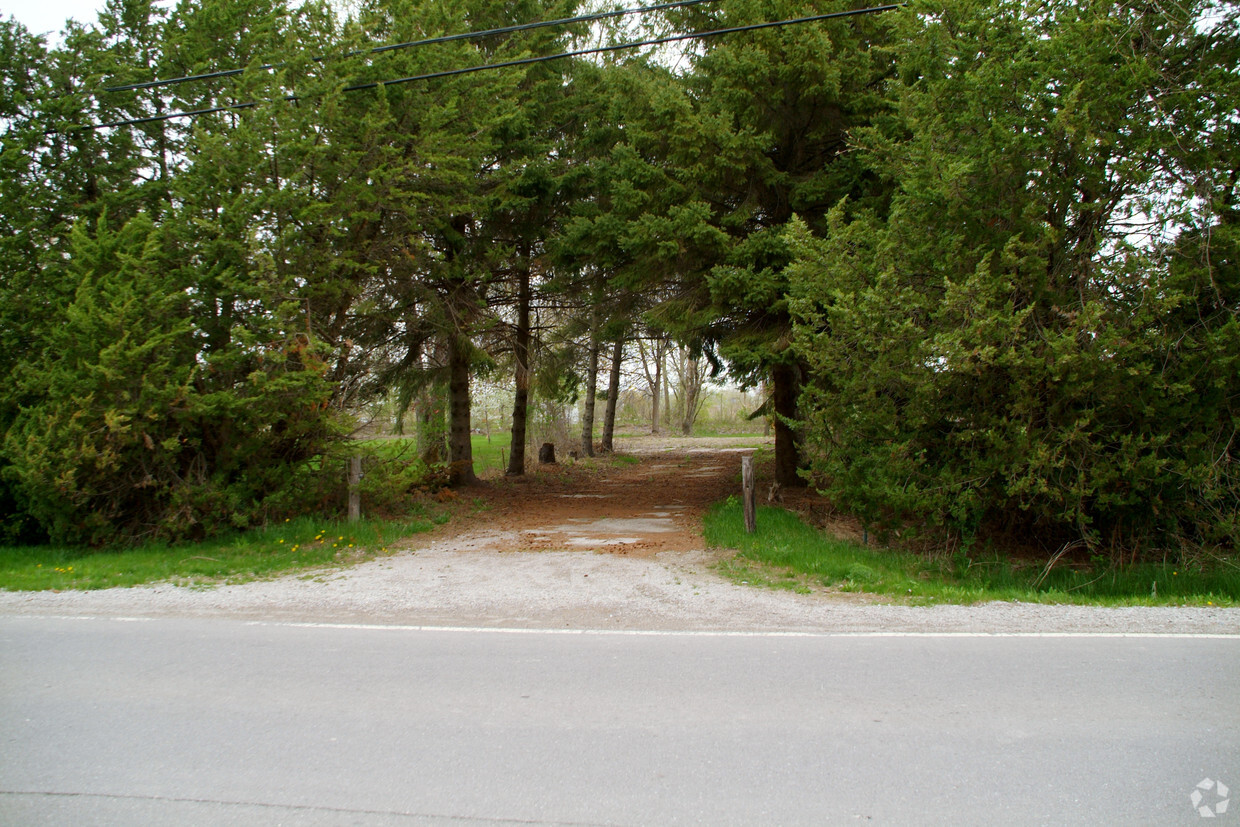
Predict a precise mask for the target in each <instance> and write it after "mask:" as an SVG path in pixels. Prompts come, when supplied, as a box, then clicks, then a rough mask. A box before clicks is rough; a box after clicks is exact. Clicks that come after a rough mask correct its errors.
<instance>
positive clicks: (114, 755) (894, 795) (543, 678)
mask: <svg viewBox="0 0 1240 827" xmlns="http://www.w3.org/2000/svg"><path fill="white" fill-rule="evenodd" d="M1207 778H1209V779H1211V780H1221V781H1223V782H1224V783H1225V784H1226V785H1227V786H1228V787H1229V788H1230V790H1232V791H1233V792H1230V793H1229V796H1230V797H1231V801H1232V803H1233V804H1235V806H1234V807H1232V808H1231V809H1230V810H1229V811H1227V812H1223V813H1222V814H1221V815H1220V816H1219V817H1218V818H1216V819H1214V820H1212V821H1210V822H1205V823H1212V824H1219V825H1223V824H1227V823H1229V821H1230V822H1236V823H1237V824H1240V801H1237V800H1236V799H1237V798H1240V637H1104V636H1053V637H1035V636H1029V637H1022V636H1002V637H999V636H994V637H992V636H960V635H957V636H941V635H939V636H936V635H926V636H918V635H818V636H792V635H763V634H754V635H740V634H735V635H722V634H692V633H644V634H642V633H624V634H608V633H591V632H586V633H565V632H559V633H557V632H547V631H515V630H514V631H496V630H474V631H470V630H455V631H447V630H426V629H410V628H375V627H361V626H308V625H293V624H261V623H245V622H241V621H235V620H223V619H198V620H185V619H158V620H146V621H131V622H126V621H124V620H118V619H55V618H40V617H0V824H5V825H27V824H35V825H37V824H73V825H114V824H115V825H119V824H124V825H131V824H208V825H214V824H264V825H267V824H289V825H343V824H356V825H378V824H392V825H412V824H417V825H421V824H449V825H458V824H511V823H516V824H590V825H594V824H608V825H613V824H624V825H656V824H658V825H661V824H712V825H714V824H779V825H784V824H825V823H848V824H851V823H858V822H861V823H865V822H869V823H899V824H1035V823H1037V824H1047V823H1054V824H1196V823H1203V821H1202V817H1201V816H1200V815H1199V814H1198V812H1197V811H1196V810H1194V808H1193V806H1192V802H1191V801H1190V794H1191V793H1192V792H1193V790H1194V788H1195V786H1196V785H1197V784H1198V783H1199V782H1202V781H1203V780H1205V779H1207ZM1217 789H1218V788H1217V787H1213V788H1212V789H1210V790H1208V791H1206V792H1205V793H1203V795H1202V796H1201V801H1202V805H1203V806H1211V807H1217V806H1218V804H1219V801H1218V794H1217Z"/></svg>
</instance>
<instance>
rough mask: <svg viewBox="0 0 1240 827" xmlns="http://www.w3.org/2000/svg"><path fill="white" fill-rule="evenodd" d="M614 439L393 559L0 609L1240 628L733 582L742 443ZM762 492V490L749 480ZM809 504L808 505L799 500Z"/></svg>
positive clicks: (681, 626) (587, 626)
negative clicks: (723, 533)
mask: <svg viewBox="0 0 1240 827" xmlns="http://www.w3.org/2000/svg"><path fill="white" fill-rule="evenodd" d="M743 444H744V445H747V446H748V447H745V448H743V447H742V446H741V445H738V444H737V442H736V441H728V440H709V441H706V440H693V441H680V440H677V441H675V442H673V443H672V444H671V445H670V448H671V450H668V448H669V446H668V445H665V444H658V443H652V442H651V441H649V440H638V439H629V440H625V441H623V442H621V443H620V444H619V445H618V447H619V449H620V450H621V451H622V452H624V454H623V455H622V456H627V457H628V459H624V458H600V459H598V460H594V461H588V462H587V461H583V462H576V463H571V462H565V463H563V464H562V465H559V466H550V467H543V468H540V469H537V470H535V471H533V472H532V473H530V474H529V475H527V476H526V477H525V478H523V479H517V480H512V479H497V480H492V481H488V482H486V483H484V484H483V485H480V486H478V487H477V488H473V489H468V490H466V491H464V492H463V493H462V494H460V495H458V501H457V502H456V503H455V506H454V508H455V510H456V511H458V512H459V516H458V518H457V519H454V520H453V521H452V522H451V523H449V524H448V525H446V526H442V527H440V528H438V529H436V531H435V532H433V533H432V534H430V535H422V536H420V537H417V538H414V539H412V540H410V541H409V543H408V544H407V545H406V546H404V547H402V548H399V549H397V550H396V551H395V553H394V554H392V555H390V556H384V557H380V558H378V559H374V560H371V561H369V562H365V563H362V564H360V565H356V566H352V567H349V568H344V569H336V570H328V571H321V572H313V573H310V574H300V575H290V576H288V577H283V578H280V579H278V580H270V581H260V582H254V583H245V584H240V585H235V586H219V587H216V588H210V589H188V588H180V587H176V586H171V585H156V586H148V587H140V588H132V589H106V590H101V591H95V592H63V593H59V594H56V593H52V592H36V593H28V592H0V613H3V614H19V615H20V614H26V615H57V616H72V617H82V616H91V617H118V618H139V619H140V618H156V617H186V616H189V617H201V616H210V617H223V618H231V619H244V620H250V621H255V622H265V621H294V622H305V623H362V624H375V625H383V626H428V627H455V628H461V627H489V628H498V627H502V628H509V629H569V630H602V631H610V630H615V631H652V632H666V631H676V632H682V631H703V632H743V633H751V632H763V633H769V632H783V633H810V634H841V633H844V634H855V633H861V634H905V633H915V634H924V633H944V632H946V633H958V634H993V633H1021V634H1029V633H1034V634H1062V633H1081V632H1084V633H1120V634H1148V633H1154V634H1168V633H1180V634H1193V633H1196V634H1199V633H1210V634H1229V635H1234V634H1240V609H1221V608H1208V607H1207V608H1194V609H1180V608H1173V607H1153V608H1146V607H1130V608H1116V609H1098V608H1090V607H1080V606H1046V605H1038V604H1026V603H988V604H983V605H978V606H931V607H914V606H902V605H888V604H884V603H882V602H880V601H878V600H876V599H873V598H869V597H867V596H864V595H852V594H840V593H836V592H831V591H829V590H825V589H823V590H820V591H818V592H815V593H812V594H794V593H791V592H787V591H776V590H771V589H765V588H755V587H753V586H750V585H747V584H744V583H735V582H732V581H731V580H728V579H726V578H724V577H722V576H721V575H719V574H718V573H717V572H716V571H715V569H714V564H715V563H716V562H717V561H718V560H719V559H720V558H721V557H725V556H729V555H730V552H728V551H726V550H719V549H707V548H705V545H704V543H703V541H702V538H701V526H702V515H703V513H704V511H705V509H706V508H708V507H709V506H710V504H711V503H714V502H716V501H718V500H720V499H722V498H723V497H726V496H727V495H728V494H729V493H732V492H734V491H738V490H739V487H740V482H739V480H740V455H741V454H742V453H743V452H744V450H753V441H752V440H750V441H748V442H747V443H743ZM760 490H763V489H760ZM811 505H812V503H811Z"/></svg>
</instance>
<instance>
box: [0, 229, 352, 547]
mask: <svg viewBox="0 0 1240 827" xmlns="http://www.w3.org/2000/svg"><path fill="white" fill-rule="evenodd" d="M166 244H167V238H166V237H165V236H162V235H161V234H160V233H159V232H158V231H157V230H156V229H155V227H154V225H153V223H152V222H151V220H150V219H149V218H148V217H146V216H145V215H144V214H139V215H138V216H137V217H135V218H134V219H133V220H131V221H129V222H128V223H126V224H125V226H124V227H122V228H121V229H119V230H115V231H113V230H111V229H109V228H108V227H107V224H106V219H100V221H99V224H98V227H97V228H95V231H94V234H93V235H92V234H91V233H90V232H88V231H87V229H86V228H85V227H84V226H81V225H79V226H78V227H77V228H75V230H74V233H73V237H72V242H71V247H70V249H71V256H70V270H71V272H72V273H73V275H74V276H75V277H76V278H77V279H78V280H79V284H78V288H77V292H76V296H75V298H74V300H73V302H72V303H71V304H70V305H69V306H68V307H67V308H66V309H65V311H64V314H63V317H62V319H61V324H60V326H59V327H57V328H56V329H55V330H54V331H53V332H52V333H51V334H50V336H49V340H48V345H47V347H46V349H45V351H44V352H43V353H42V354H41V356H40V358H38V359H36V360H32V361H31V362H30V363H29V364H27V365H24V366H23V367H22V368H21V369H20V370H19V371H17V373H16V377H17V384H18V391H19V393H20V395H21V397H22V398H24V399H27V400H30V401H29V403H28V404H26V405H24V406H23V407H22V409H21V411H20V412H19V413H18V415H17V416H16V417H15V419H14V421H13V423H12V425H11V426H10V427H9V429H8V432H7V434H6V437H5V445H4V452H5V455H6V457H7V458H8V460H9V462H10V463H11V467H10V468H8V469H7V471H6V474H7V475H8V476H9V477H10V479H13V480H15V481H16V486H17V490H18V492H19V496H20V501H21V502H22V504H23V507H24V510H25V511H26V512H27V513H28V514H29V515H31V516H32V517H34V518H35V519H36V520H38V521H39V523H40V524H41V525H42V526H43V527H44V529H45V530H46V531H47V533H48V534H49V536H50V537H51V538H52V540H53V541H55V542H59V543H83V544H89V545H101V544H105V543H111V542H117V541H122V542H123V541H132V540H134V539H138V538H158V539H180V538H183V537H192V536H202V535H206V534H212V533H216V532H218V531H220V530H226V529H230V528H242V527H245V526H247V525H250V524H251V523H252V522H254V521H256V520H261V519H263V518H264V517H268V516H272V517H274V516H276V515H275V514H269V513H268V511H267V508H266V504H267V503H268V502H274V501H277V500H280V499H282V498H283V499H285V501H286V507H288V506H290V505H292V504H291V503H287V496H286V495H285V492H288V491H290V490H295V489H296V488H297V487H298V486H299V485H300V484H301V481H302V478H303V477H304V476H306V475H307V474H311V473H313V471H312V470H311V468H310V467H309V466H308V465H307V464H306V461H307V460H308V459H310V458H311V457H313V456H314V455H316V454H317V453H319V452H320V451H321V450H322V449H323V447H324V445H325V444H326V442H327V441H328V440H330V439H331V438H332V437H333V436H334V434H335V426H334V425H333V424H332V420H331V416H330V415H329V414H328V413H327V411H326V410H325V403H326V401H327V398H328V396H329V394H330V387H329V385H328V384H327V383H326V382H325V381H324V378H323V376H322V363H321V361H320V360H319V357H318V356H317V354H316V352H315V346H314V344H313V343H312V342H310V341H308V340H306V339H305V337H301V336H294V337H291V338H289V339H286V340H284V341H279V340H277V341H268V342H260V341H258V337H256V336H254V337H251V336H247V337H244V338H241V339H240V341H238V342H237V346H236V347H235V348H231V349H226V350H224V349H222V350H219V351H216V352H215V353H208V354H203V353H201V352H200V349H199V347H200V346H199V342H200V341H201V339H202V332H201V330H200V329H199V328H196V326H195V324H194V320H192V319H191V318H189V317H188V315H187V305H188V303H189V302H190V300H191V297H190V293H191V292H192V291H190V290H187V289H186V285H184V284H183V283H180V282H178V281H177V275H178V274H179V273H180V272H183V271H178V269H177V268H175V267H174V266H173V265H172V263H171V262H170V261H169V258H168V248H167V247H166V246H165V245H166ZM282 513H288V512H283V511H282ZM293 513H295V511H294V512H293Z"/></svg>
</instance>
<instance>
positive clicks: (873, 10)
mask: <svg viewBox="0 0 1240 827" xmlns="http://www.w3.org/2000/svg"><path fill="white" fill-rule="evenodd" d="M903 5H904V4H903V3H892V4H889V5H885V6H872V7H869V8H864V9H852V10H849V11H838V12H831V13H829V14H815V15H811V16H809V17H795V18H790V19H788V20H773V21H768V22H764V23H751V24H749V25H745V26H731V27H728V28H726V29H713V30H711V31H705V32H693V33H691V34H677V35H667V36H665V37H656V38H651V39H649V40H635V41H631V42H629V43H617V44H613V45H610V46H597V47H594V48H591V49H578V50H575V51H571V52H557V53H556V54H553V55H541V56H539V57H526V58H520V59H517V60H506V61H503V62H501V63H483V64H479V65H477V66H466V67H464V68H461V69H445V70H443V71H440V72H428V73H426V74H422V75H410V76H409V77H403V78H393V79H391V80H382V81H373V82H369V83H356V84H352V85H350V86H345V87H343V88H342V89H341V91H343V92H360V91H363V90H366V89H378V88H379V87H381V86H396V85H399V84H404V83H413V82H415V81H420V80H435V79H437V78H446V77H453V76H455V75H466V74H471V73H473V72H484V71H487V70H490V69H506V68H510V67H513V66H528V65H530V64H534V63H545V62H547V61H551V60H564V59H565V58H573V57H585V56H587V55H599V54H607V53H609V52H618V51H623V50H626V49H639V48H642V47H644V46H659V45H662V44H665V43H677V42H681V41H685V40H698V39H702V38H707V37H718V36H720V35H725V34H736V33H738V32H752V31H758V30H760V29H774V28H782V27H784V26H795V25H800V24H804V23H816V22H819V21H822V20H832V19H835V18H840V17H854V16H857V15H862V14H877V13H879V12H885V11H893V10H895V9H898V8H902V7H903ZM302 99H303V96H301V95H285V96H283V97H282V98H272V99H269V100H267V101H249V102H246V103H234V104H228V105H225V106H215V107H211V108H209V109H195V110H190V111H184V112H169V113H165V114H162V115H151V116H149V117H146V118H133V119H130V120H123V121H111V122H109V123H101V124H93V125H88V126H80V127H76V129H92V130H93V129H107V128H111V127H117V126H133V125H136V124H144V123H155V122H158V121H169V120H173V119H175V118H192V117H197V116H199V115H212V114H216V113H219V112H236V111H240V110H242V109H253V108H254V107H256V106H259V105H260V104H262V103H271V102H274V101H278V100H283V101H287V102H295V101H300V100H302Z"/></svg>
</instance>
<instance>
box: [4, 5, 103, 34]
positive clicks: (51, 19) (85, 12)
mask: <svg viewBox="0 0 1240 827" xmlns="http://www.w3.org/2000/svg"><path fill="white" fill-rule="evenodd" d="M103 4H104V0H5V2H4V3H3V4H0V15H2V16H4V17H6V18H7V17H15V18H17V19H18V20H19V21H21V23H22V25H24V26H25V27H26V28H27V29H29V30H30V31H32V32H34V33H35V34H44V33H46V32H59V31H60V30H61V29H62V28H64V25H65V21H66V20H67V19H69V18H70V17H72V18H73V19H74V20H77V21H78V22H81V23H93V22H95V17H96V15H98V13H99V9H101V8H103Z"/></svg>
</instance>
